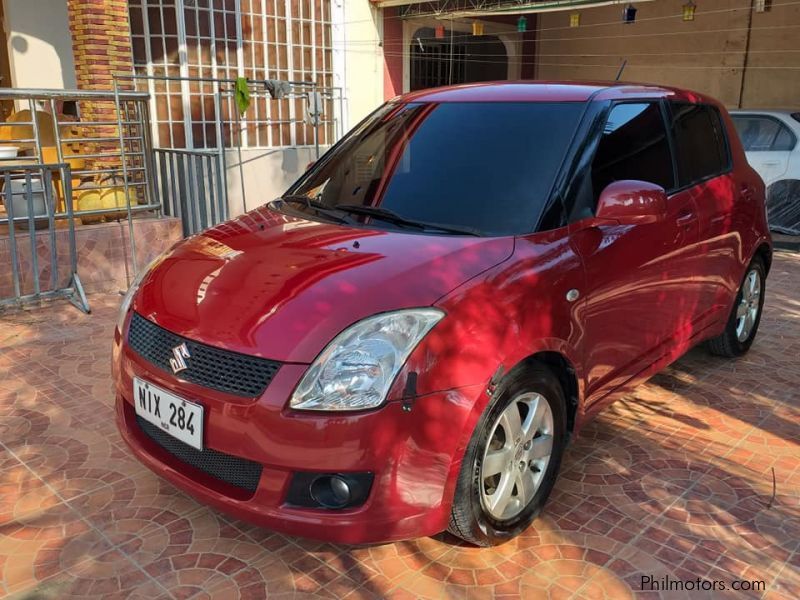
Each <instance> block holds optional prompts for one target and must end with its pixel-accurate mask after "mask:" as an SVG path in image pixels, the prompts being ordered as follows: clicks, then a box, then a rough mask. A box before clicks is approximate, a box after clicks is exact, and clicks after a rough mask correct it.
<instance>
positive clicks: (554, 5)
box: [370, 0, 653, 18]
mask: <svg viewBox="0 0 800 600" xmlns="http://www.w3.org/2000/svg"><path fill="white" fill-rule="evenodd" d="M370 1H371V2H372V3H373V4H374V5H375V6H377V7H379V8H388V7H393V6H413V5H419V4H428V5H431V10H430V12H429V13H425V14H428V15H431V16H436V15H442V16H444V15H447V17H448V18H454V17H485V16H490V15H524V14H531V13H545V12H558V11H565V10H576V9H580V8H597V7H601V6H610V5H613V4H619V5H627V4H629V3H630V0H540V1H539V2H524V1H521V2H502V1H500V2H496V3H492V2H486V1H477V0H475V1H471V2H470V1H466V2H461V3H449V2H442V3H441V8H439V9H438V10H437V9H436V8H434V7H433V5H435V4H439V3H437V2H431V0H370ZM641 2H653V0H637V3H641ZM470 5H472V6H470ZM416 16H420V13H419V12H416V13H411V14H409V15H408V17H416Z"/></svg>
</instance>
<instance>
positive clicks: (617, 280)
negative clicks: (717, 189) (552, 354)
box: [571, 102, 699, 407]
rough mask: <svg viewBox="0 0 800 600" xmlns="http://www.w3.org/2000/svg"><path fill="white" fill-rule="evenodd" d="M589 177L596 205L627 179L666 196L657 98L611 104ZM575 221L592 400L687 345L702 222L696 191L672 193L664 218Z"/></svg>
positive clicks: (669, 171)
mask: <svg viewBox="0 0 800 600" xmlns="http://www.w3.org/2000/svg"><path fill="white" fill-rule="evenodd" d="M591 179H592V182H591V183H592V189H593V193H594V200H595V203H596V201H597V199H598V198H599V195H600V192H601V191H602V190H603V189H604V188H605V187H606V186H607V185H608V184H610V183H612V182H614V181H619V180H624V179H635V180H641V181H648V182H651V183H656V184H658V185H660V186H662V187H664V188H665V189H666V190H667V191H668V193H669V191H670V190H673V189H674V188H675V187H676V183H675V174H674V167H673V161H672V154H671V151H670V141H669V137H668V135H667V129H666V125H665V111H664V110H663V109H662V106H661V104H660V103H659V102H636V103H623V104H617V105H616V106H614V107H612V109H611V110H610V112H609V114H608V118H607V122H606V125H605V128H604V131H603V134H602V138H601V140H600V142H599V145H598V148H597V151H596V153H595V156H594V159H593V162H592V168H591ZM571 227H572V232H573V233H572V240H573V246H574V248H575V249H576V252H577V253H578V254H579V255H580V256H581V258H582V260H583V264H584V269H585V271H586V281H587V284H586V286H587V289H585V290H584V293H583V294H582V295H583V298H584V300H583V303H582V305H581V307H580V317H579V318H580V321H581V322H582V323H583V326H584V340H585V343H584V361H585V362H584V364H585V365H586V381H585V384H586V398H587V407H588V406H590V405H591V404H592V403H594V402H597V401H598V400H600V399H601V398H603V397H604V396H606V395H607V394H608V393H609V392H611V391H613V390H614V389H616V388H618V387H619V386H621V385H623V384H625V383H626V382H628V381H629V380H631V379H632V378H635V377H636V376H637V375H638V374H640V373H642V372H643V371H645V370H647V368H648V367H650V366H652V365H653V364H654V363H660V362H662V361H665V360H668V359H667V357H668V355H670V354H671V353H673V352H674V351H675V348H678V347H681V346H686V344H688V339H690V338H691V336H692V333H693V329H692V327H693V323H694V321H695V315H696V311H697V304H698V296H699V289H698V288H697V287H696V286H695V282H694V280H693V278H692V273H691V268H693V265H692V261H691V256H692V253H693V251H694V248H693V246H694V244H695V243H696V241H697V237H698V219H697V210H696V206H695V203H694V200H693V198H692V196H691V194H689V193H686V192H680V193H672V194H671V195H670V196H669V202H668V214H667V217H666V219H664V220H663V221H662V222H658V223H652V224H641V225H609V224H602V223H598V222H596V221H595V220H594V218H593V217H588V218H586V219H582V220H580V221H576V222H575V223H573V224H572V225H571Z"/></svg>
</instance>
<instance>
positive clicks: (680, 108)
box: [670, 102, 730, 187]
mask: <svg viewBox="0 0 800 600" xmlns="http://www.w3.org/2000/svg"><path fill="white" fill-rule="evenodd" d="M670 105H671V107H672V118H673V131H674V135H675V154H676V156H677V163H678V183H679V185H680V186H681V187H684V186H687V185H692V184H694V183H697V182H699V181H703V180H705V179H710V178H711V177H715V176H717V175H720V174H722V173H724V172H725V171H727V170H728V169H729V167H730V159H729V157H728V145H727V142H726V140H725V133H724V128H723V125H722V120H721V119H720V116H719V112H718V111H717V110H716V109H715V108H714V107H711V106H706V105H703V104H683V103H678V102H671V103H670Z"/></svg>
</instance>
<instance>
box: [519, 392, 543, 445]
mask: <svg viewBox="0 0 800 600" xmlns="http://www.w3.org/2000/svg"><path fill="white" fill-rule="evenodd" d="M545 404H547V401H546V400H545V399H544V398H542V397H541V396H536V404H534V405H533V406H532V407H531V409H530V410H529V411H528V416H527V418H526V419H525V425H524V426H523V428H522V435H523V437H524V438H525V439H527V438H529V437H531V436H532V435H533V434H534V433H536V432H537V431H538V430H539V428H540V427H541V426H542V419H543V418H544V413H545V410H546V407H545Z"/></svg>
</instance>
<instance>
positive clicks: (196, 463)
mask: <svg viewBox="0 0 800 600" xmlns="http://www.w3.org/2000/svg"><path fill="white" fill-rule="evenodd" d="M136 423H138V425H139V428H140V429H141V430H142V431H143V432H144V434H145V435H146V436H147V437H149V438H150V439H151V440H153V441H154V442H155V443H156V444H158V445H159V446H161V447H162V448H163V449H164V450H166V451H167V452H169V453H170V454H172V455H173V456H174V457H175V458H177V459H178V460H180V461H182V462H184V463H186V464H187V465H190V466H192V467H194V468H195V469H198V470H200V471H202V472H203V473H206V474H207V475H210V476H211V477H213V478H215V479H219V480H220V481H224V482H225V483H229V484H230V485H233V486H236V487H237V488H240V489H243V490H246V491H248V492H250V494H253V493H255V491H256V489H257V488H258V481H259V479H261V471H262V469H263V467H262V465H260V464H259V463H257V462H253V461H252V460H247V459H246V458H239V457H238V456H231V455H230V454H225V453H224V452H218V451H217V450H212V449H211V448H205V449H204V450H198V449H196V448H192V447H191V446H189V445H188V444H184V443H183V442H182V441H180V440H179V439H176V438H174V437H172V436H171V435H169V434H168V433H165V432H163V431H161V430H160V429H159V428H158V427H156V426H155V425H153V424H152V423H150V422H149V421H145V420H144V419H143V418H142V417H140V416H138V415H137V416H136Z"/></svg>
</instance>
